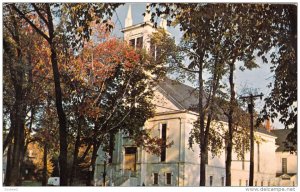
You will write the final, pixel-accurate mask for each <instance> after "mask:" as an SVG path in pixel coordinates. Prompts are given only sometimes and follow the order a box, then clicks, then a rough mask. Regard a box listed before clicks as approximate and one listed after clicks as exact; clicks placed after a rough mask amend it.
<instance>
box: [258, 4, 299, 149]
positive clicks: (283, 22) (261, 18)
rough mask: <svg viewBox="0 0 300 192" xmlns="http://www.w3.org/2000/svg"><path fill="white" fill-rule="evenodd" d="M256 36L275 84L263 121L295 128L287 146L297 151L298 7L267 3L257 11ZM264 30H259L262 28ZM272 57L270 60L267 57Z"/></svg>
mask: <svg viewBox="0 0 300 192" xmlns="http://www.w3.org/2000/svg"><path fill="white" fill-rule="evenodd" d="M254 14H255V18H256V19H257V28H256V31H255V32H256V33H257V34H259V35H260V37H261V39H260V41H259V44H258V45H257V47H258V50H259V52H258V54H257V55H258V56H261V57H262V58H263V61H264V62H265V63H270V64H271V67H270V70H271V72H273V73H274V76H273V78H274V82H272V83H271V84H270V85H269V87H270V88H272V90H271V94H270V95H269V96H268V97H266V98H265V106H264V108H263V110H262V111H261V115H262V117H261V118H260V119H259V121H258V123H260V122H261V121H263V120H264V119H268V118H270V119H272V120H274V118H279V121H280V122H281V123H282V124H284V126H285V128H286V129H288V128H290V129H292V131H291V133H290V134H289V136H288V137H287V142H286V144H287V147H289V149H290V150H291V151H292V152H293V151H294V152H295V151H297V148H296V147H295V146H297V115H298V114H297V113H298V110H297V109H298V108H297V43H296V42H297V5H293V4H283V5H276V4H264V5H261V6H259V7H258V8H257V9H256V10H255V12H254ZM262 28H263V30H260V29H262ZM266 53H269V54H270V59H268V58H267V57H264V55H265V54H266Z"/></svg>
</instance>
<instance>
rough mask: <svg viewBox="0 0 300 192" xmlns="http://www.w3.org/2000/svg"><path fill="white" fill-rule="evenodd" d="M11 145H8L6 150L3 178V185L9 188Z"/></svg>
mask: <svg viewBox="0 0 300 192" xmlns="http://www.w3.org/2000/svg"><path fill="white" fill-rule="evenodd" d="M11 145H12V144H9V145H8V149H7V155H6V158H7V159H6V160H7V164H6V170H5V178H4V185H5V186H9V185H10V173H11V159H12V157H11V156H12V146H11Z"/></svg>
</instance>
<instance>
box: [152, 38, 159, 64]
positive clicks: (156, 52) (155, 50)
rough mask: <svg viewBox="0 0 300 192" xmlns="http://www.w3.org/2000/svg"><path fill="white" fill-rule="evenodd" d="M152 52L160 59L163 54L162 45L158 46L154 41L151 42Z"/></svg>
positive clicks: (154, 56)
mask: <svg viewBox="0 0 300 192" xmlns="http://www.w3.org/2000/svg"><path fill="white" fill-rule="evenodd" d="M150 54H151V56H152V57H153V58H154V59H155V60H158V59H159V57H160V56H161V47H160V46H157V45H156V44H155V42H153V41H151V42H150Z"/></svg>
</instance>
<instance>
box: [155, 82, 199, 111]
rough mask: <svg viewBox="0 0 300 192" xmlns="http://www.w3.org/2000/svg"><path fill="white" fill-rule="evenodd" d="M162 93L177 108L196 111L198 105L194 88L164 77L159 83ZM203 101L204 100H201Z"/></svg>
mask: <svg viewBox="0 0 300 192" xmlns="http://www.w3.org/2000/svg"><path fill="white" fill-rule="evenodd" d="M159 87H160V88H161V89H162V90H163V94H164V95H165V96H166V97H167V98H168V99H169V100H170V101H171V102H173V104H174V105H175V106H176V107H178V108H179V109H186V110H190V111H194V112H196V110H197V105H198V92H197V90H196V89H195V88H193V87H190V86H188V85H185V84H183V83H180V82H178V81H174V80H171V79H169V78H165V79H164V80H163V81H161V82H160V83H159ZM203 101H204V102H205V100H203Z"/></svg>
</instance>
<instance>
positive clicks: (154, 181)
mask: <svg viewBox="0 0 300 192" xmlns="http://www.w3.org/2000/svg"><path fill="white" fill-rule="evenodd" d="M153 184H154V185H158V173H153Z"/></svg>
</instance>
